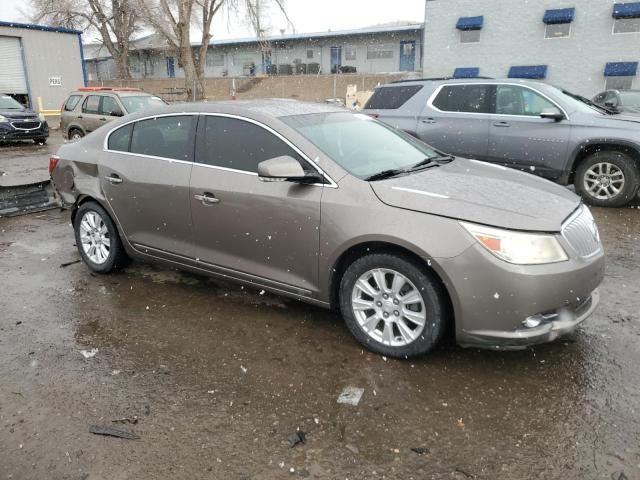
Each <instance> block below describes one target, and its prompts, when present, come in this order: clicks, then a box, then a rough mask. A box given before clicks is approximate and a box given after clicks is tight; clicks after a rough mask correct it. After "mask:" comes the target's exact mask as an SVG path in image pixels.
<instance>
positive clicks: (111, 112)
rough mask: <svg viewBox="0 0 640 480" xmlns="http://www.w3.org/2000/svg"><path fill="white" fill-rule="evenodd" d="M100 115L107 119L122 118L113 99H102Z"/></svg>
mask: <svg viewBox="0 0 640 480" xmlns="http://www.w3.org/2000/svg"><path fill="white" fill-rule="evenodd" d="M102 115H107V116H108V117H122V115H123V113H122V109H121V108H120V105H118V102H116V99H115V98H113V97H102Z"/></svg>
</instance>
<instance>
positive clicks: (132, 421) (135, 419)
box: [111, 416, 138, 425]
mask: <svg viewBox="0 0 640 480" xmlns="http://www.w3.org/2000/svg"><path fill="white" fill-rule="evenodd" d="M111 423H130V424H131V425H135V424H137V423H138V417H136V416H134V417H132V418H129V417H124V418H116V419H115V420H111Z"/></svg>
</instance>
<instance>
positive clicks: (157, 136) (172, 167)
mask: <svg viewBox="0 0 640 480" xmlns="http://www.w3.org/2000/svg"><path fill="white" fill-rule="evenodd" d="M197 118H198V117H197V115H185V114H182V115H164V116H159V117H154V118H150V119H144V120H140V121H138V122H135V123H131V124H129V125H125V126H123V127H120V128H119V129H117V130H115V131H114V132H113V133H111V135H110V136H109V138H108V142H107V151H106V152H105V153H104V155H103V156H102V157H101V161H100V162H99V174H100V182H101V185H102V188H103V191H104V193H105V197H106V199H107V201H108V202H109V205H110V207H111V209H112V211H113V212H114V214H115V216H116V218H117V220H118V223H119V224H120V227H121V228H122V230H123V231H124V233H125V236H126V237H127V239H128V240H129V242H130V243H132V244H133V245H134V246H135V247H136V248H137V249H139V250H140V251H142V252H145V253H150V254H152V255H155V256H159V257H165V258H170V259H174V256H175V255H179V256H189V255H190V254H191V239H192V231H191V212H190V205H189V179H190V177H191V168H192V166H193V163H192V160H193V149H194V147H193V145H194V140H195V128H196V124H197Z"/></svg>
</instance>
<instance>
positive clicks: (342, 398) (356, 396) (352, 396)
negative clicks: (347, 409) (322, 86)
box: [338, 387, 364, 407]
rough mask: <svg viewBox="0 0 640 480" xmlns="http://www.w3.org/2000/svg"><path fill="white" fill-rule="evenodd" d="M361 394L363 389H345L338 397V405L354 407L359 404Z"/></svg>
mask: <svg viewBox="0 0 640 480" xmlns="http://www.w3.org/2000/svg"><path fill="white" fill-rule="evenodd" d="M363 393H364V388H358V387H346V388H345V389H344V390H342V392H341V393H340V395H339V396H338V403H346V404H347V405H353V406H354V407H356V406H358V403H360V399H361V398H362V394H363Z"/></svg>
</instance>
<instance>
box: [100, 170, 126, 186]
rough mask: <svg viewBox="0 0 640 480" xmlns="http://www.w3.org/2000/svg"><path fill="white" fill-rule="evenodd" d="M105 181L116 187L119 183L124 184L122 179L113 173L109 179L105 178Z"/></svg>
mask: <svg viewBox="0 0 640 480" xmlns="http://www.w3.org/2000/svg"><path fill="white" fill-rule="evenodd" d="M104 179H105V180H106V181H107V182H109V183H110V184H111V185H116V184H118V183H122V179H121V178H120V177H119V176H118V175H116V174H115V173H112V174H111V175H109V176H108V177H104Z"/></svg>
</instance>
